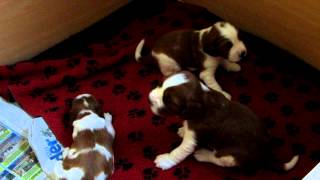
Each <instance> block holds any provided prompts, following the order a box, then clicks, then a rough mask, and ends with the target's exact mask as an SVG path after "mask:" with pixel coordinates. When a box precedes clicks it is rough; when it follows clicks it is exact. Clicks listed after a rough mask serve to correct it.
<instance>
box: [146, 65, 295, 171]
mask: <svg viewBox="0 0 320 180" xmlns="http://www.w3.org/2000/svg"><path fill="white" fill-rule="evenodd" d="M149 100H150V104H151V110H152V111H153V113H155V114H157V115H164V116H166V115H177V116H178V117H180V118H183V119H185V121H184V123H183V127H182V128H180V129H179V132H178V134H179V135H180V136H181V137H182V138H183V140H182V143H181V144H180V146H178V147H177V148H176V149H174V150H173V151H171V152H170V153H166V154H161V155H158V156H157V157H156V159H155V163H156V166H157V167H159V168H161V169H164V170H165V169H169V168H171V167H173V166H174V165H176V164H178V163H179V162H181V161H182V160H184V159H185V158H186V157H187V156H188V155H190V154H191V153H193V152H194V150H195V148H196V146H198V147H199V148H200V149H199V150H197V151H196V152H195V154H194V157H195V158H196V159H197V160H198V161H201V162H210V163H214V164H216V165H218V166H222V167H240V169H242V168H243V170H248V171H249V170H255V168H257V167H261V166H265V167H269V168H273V169H275V170H280V171H286V170H289V169H291V168H293V167H294V166H295V164H296V163H297V161H298V156H294V157H293V158H292V159H291V160H290V161H289V162H287V163H282V162H280V161H279V160H277V158H275V156H274V155H273V153H272V148H271V145H270V139H269V138H270V137H269V134H268V132H267V129H266V127H265V126H264V123H263V122H262V121H260V119H259V118H258V117H257V116H256V115H255V114H254V113H253V112H252V111H251V110H250V109H249V108H247V107H246V106H244V105H241V104H240V103H237V102H233V101H229V100H228V99H226V98H225V97H224V96H223V95H222V94H221V93H220V92H218V91H215V90H210V89H208V88H207V87H206V86H205V85H204V84H202V83H201V82H200V81H198V79H197V78H196V77H195V76H194V75H193V74H192V73H190V72H186V71H183V72H180V73H177V74H174V75H172V76H170V77H168V78H167V79H165V81H164V82H163V84H162V86H161V87H158V88H155V89H153V90H152V91H151V92H150V94H149ZM249 172H251V171H249Z"/></svg>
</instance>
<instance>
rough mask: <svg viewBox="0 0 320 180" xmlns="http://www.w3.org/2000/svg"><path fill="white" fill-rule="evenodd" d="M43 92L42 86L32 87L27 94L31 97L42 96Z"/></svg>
mask: <svg viewBox="0 0 320 180" xmlns="http://www.w3.org/2000/svg"><path fill="white" fill-rule="evenodd" d="M43 92H44V90H43V89H42V88H34V89H33V90H31V92H30V93H29V96H31V97H32V98H36V97H39V96H42V94H43Z"/></svg>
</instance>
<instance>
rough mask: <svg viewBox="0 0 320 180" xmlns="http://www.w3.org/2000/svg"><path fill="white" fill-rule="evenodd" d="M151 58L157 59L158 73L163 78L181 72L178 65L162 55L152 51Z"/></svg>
mask: <svg viewBox="0 0 320 180" xmlns="http://www.w3.org/2000/svg"><path fill="white" fill-rule="evenodd" d="M152 56H153V57H154V58H155V59H157V61H158V64H159V68H160V71H161V73H162V74H163V75H164V76H170V75H172V74H174V73H176V72H178V71H180V70H181V68H180V66H179V65H178V63H177V62H176V61H175V60H174V59H172V58H171V57H169V56H167V55H166V54H164V53H156V52H154V51H152Z"/></svg>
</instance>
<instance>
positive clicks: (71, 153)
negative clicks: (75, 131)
mask: <svg viewBox="0 0 320 180" xmlns="http://www.w3.org/2000/svg"><path fill="white" fill-rule="evenodd" d="M93 151H97V152H99V153H100V154H101V155H103V156H104V157H105V158H106V159H107V160H109V159H110V158H112V154H111V153H110V152H109V151H108V150H107V149H106V148H105V147H103V146H101V145H99V144H96V145H95V147H94V148H86V149H81V150H79V151H76V150H75V149H70V150H69V152H68V154H67V155H66V156H67V157H68V158H69V159H75V158H77V157H78V156H79V155H81V154H87V153H89V152H93Z"/></svg>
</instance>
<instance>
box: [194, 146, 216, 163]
mask: <svg viewBox="0 0 320 180" xmlns="http://www.w3.org/2000/svg"><path fill="white" fill-rule="evenodd" d="M211 155H212V152H211V151H209V150H207V149H199V150H197V151H196V152H194V154H193V156H194V158H196V160H197V161H199V162H208V161H209V159H210V156H211Z"/></svg>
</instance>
